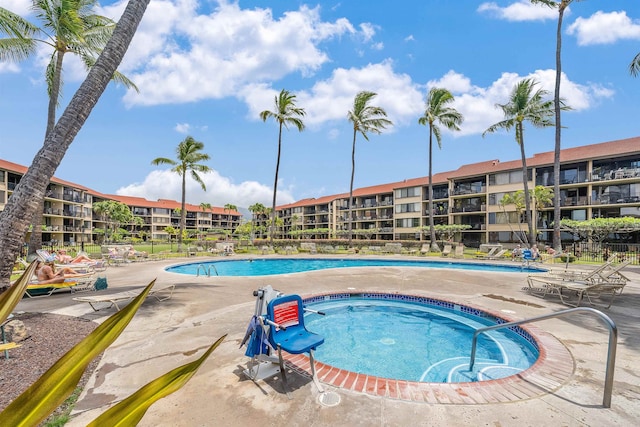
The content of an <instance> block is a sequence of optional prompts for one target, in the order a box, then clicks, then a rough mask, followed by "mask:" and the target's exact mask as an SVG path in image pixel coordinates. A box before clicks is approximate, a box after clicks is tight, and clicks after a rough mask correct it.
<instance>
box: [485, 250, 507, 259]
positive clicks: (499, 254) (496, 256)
mask: <svg viewBox="0 0 640 427" xmlns="http://www.w3.org/2000/svg"><path fill="white" fill-rule="evenodd" d="M507 252H508V249H501V250H499V251H498V252H495V253H493V254H491V255H489V254H487V256H485V257H484V259H491V260H496V259H502V258H504V256H505V254H506V253H507Z"/></svg>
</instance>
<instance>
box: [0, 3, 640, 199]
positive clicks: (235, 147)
mask: <svg viewBox="0 0 640 427" xmlns="http://www.w3.org/2000/svg"><path fill="white" fill-rule="evenodd" d="M30 3H31V1H30V0H0V6H1V7H4V8H6V9H9V10H12V11H14V12H16V13H19V14H21V15H23V16H26V17H29V16H30V15H29V5H30ZM365 4H366V5H365ZM453 4H455V7H453V6H452V5H453ZM101 5H102V6H101V7H100V9H99V13H100V14H102V15H105V16H109V17H111V18H113V19H116V20H117V19H118V18H119V16H120V14H121V13H122V10H123V9H124V6H125V2H122V1H116V2H111V1H103V2H102V3H101ZM556 25H557V11H555V10H549V9H548V8H545V7H542V6H532V5H531V4H530V2H529V1H526V0H522V1H520V0H499V1H494V2H487V1H473V0H466V1H458V2H455V3H454V2H451V1H445V0H402V1H396V2H389V1H369V2H366V3H365V2H360V1H343V2H337V1H333V2H325V1H321V2H303V1H279V2H273V1H237V2H231V1H200V2H198V1H195V0H153V1H152V2H151V4H150V6H149V8H148V9H147V12H146V14H145V17H144V18H143V21H142V24H141V26H140V28H139V30H138V32H137V34H136V36H135V37H134V40H133V42H132V44H131V46H130V48H129V51H128V52H127V54H126V56H125V59H124V61H123V63H122V64H121V67H120V71H121V72H123V73H124V74H125V75H127V76H128V77H129V78H131V79H132V80H133V81H134V82H135V83H136V84H137V86H138V87H139V89H140V94H136V93H135V92H132V91H127V90H126V89H125V88H123V87H121V86H117V85H113V84H112V85H110V86H109V87H108V88H107V90H106V92H105V93H104V95H103V96H102V98H101V99H100V101H99V103H98V105H97V107H96V108H95V109H94V111H93V113H92V114H91V116H90V117H89V119H88V121H87V123H86V124H85V126H84V127H83V129H82V130H81V131H80V133H79V134H78V136H77V137H76V139H75V141H74V143H73V144H72V145H71V147H70V149H69V151H68V152H67V155H66V157H65V158H64V160H63V162H62V164H61V165H60V167H59V168H58V170H57V172H56V176H57V177H59V178H62V179H65V180H69V181H72V182H76V183H79V184H82V185H86V186H88V187H90V188H93V189H95V190H97V191H100V192H103V193H113V194H116V193H117V194H123V195H129V196H140V197H146V198H147V199H150V200H155V199H158V198H169V199H175V200H179V199H180V184H179V178H178V176H177V175H175V174H173V173H170V172H168V171H167V168H166V167H158V166H152V165H151V161H152V160H153V159H154V158H156V157H170V158H174V157H175V148H176V146H177V145H178V143H179V142H180V141H182V140H183V139H184V138H185V137H186V136H187V135H190V136H193V137H194V138H195V139H196V140H199V141H202V142H203V143H204V145H205V150H204V151H205V152H206V153H208V154H209V155H210V156H211V160H210V161H209V162H208V163H207V165H208V166H209V167H210V168H211V169H212V170H213V171H212V173H210V174H207V175H206V176H204V177H203V178H204V180H205V182H206V185H207V192H206V193H203V192H202V191H201V190H200V189H199V186H198V185H197V184H195V183H193V182H191V183H189V184H188V189H187V201H189V202H191V203H196V204H199V203H200V202H209V203H211V204H213V205H216V206H222V205H224V204H226V203H233V204H235V205H237V206H239V207H246V206H249V205H251V204H253V203H256V202H260V203H263V204H265V205H267V206H270V205H271V197H272V191H273V180H274V172H275V163H276V149H277V136H278V135H277V133H278V129H277V126H276V124H275V123H274V122H272V121H270V122H267V123H263V122H262V121H261V120H260V119H259V113H260V111H262V110H266V109H269V110H272V109H273V108H274V96H275V95H276V94H277V92H279V91H280V90H281V89H283V88H284V89H287V90H289V91H290V92H293V93H294V94H296V95H297V105H298V107H301V108H304V109H305V110H306V113H307V115H306V118H305V124H306V127H307V128H306V130H305V131H304V132H301V133H300V132H298V131H297V130H295V129H290V130H289V131H288V132H285V133H284V135H283V149H282V156H281V164H280V174H279V184H278V203H279V204H284V203H289V202H292V201H295V200H300V199H303V198H307V197H320V196H325V195H329V194H337V193H342V192H348V190H349V179H350V174H351V142H352V132H353V130H352V127H351V126H350V123H349V122H348V121H347V119H346V116H347V112H348V111H349V109H350V108H351V106H352V103H353V97H354V95H355V94H356V93H357V92H359V91H361V90H369V91H373V92H376V93H377V94H378V96H377V97H376V98H375V100H374V103H375V104H376V105H378V106H380V107H382V108H384V109H385V110H386V111H387V113H388V114H389V118H390V119H391V120H392V121H393V122H394V126H393V127H392V128H390V129H389V130H388V131H387V132H385V133H384V134H382V135H379V136H378V135H371V136H370V140H369V141H368V142H367V141H364V140H363V139H362V138H361V137H360V136H359V137H358V142H357V148H356V172H355V187H356V188H357V187H364V186H369V185H377V184H383V183H388V182H395V181H401V180H403V179H406V178H416V177H421V176H426V175H427V174H428V169H427V165H428V163H427V162H428V151H427V142H428V132H427V128H426V127H424V126H420V125H418V123H417V122H418V118H419V117H420V115H421V114H422V113H423V112H424V103H425V97H426V93H427V92H428V90H429V88H431V87H433V86H440V87H445V88H447V89H448V90H450V91H451V92H452V93H453V94H454V96H455V98H456V101H455V103H454V107H455V108H457V109H458V110H459V111H460V112H461V113H462V114H463V115H464V116H465V122H464V124H463V126H462V130H461V131H460V132H457V133H455V134H452V133H449V132H443V141H442V149H441V150H437V149H436V150H435V151H434V155H433V162H434V171H435V172H440V171H447V170H452V169H456V168H457V167H459V166H460V165H462V164H466V163H473V162H479V161H485V160H492V159H500V160H502V161H506V160H514V159H519V158H520V155H519V149H518V146H517V144H516V142H515V140H514V135H513V133H498V134H491V135H487V136H486V137H485V138H483V137H482V132H483V131H484V130H485V129H486V128H487V127H488V126H490V125H491V124H493V123H496V122H498V121H500V120H501V119H502V118H503V117H502V115H501V113H500V111H499V110H498V109H496V108H495V104H496V103H505V102H506V101H507V98H508V96H509V93H510V91H511V90H512V88H513V86H514V85H515V84H516V82H517V81H519V80H520V79H522V78H525V77H534V78H536V79H537V80H538V81H539V82H540V85H541V87H542V88H544V89H548V90H549V91H551V93H553V85H554V79H555V32H556ZM638 52H640V2H638V0H616V1H604V0H587V1H580V2H574V3H573V4H572V6H571V7H570V9H569V11H567V13H566V14H565V20H564V27H563V58H562V59H563V72H564V79H563V86H562V92H563V93H562V96H563V97H564V98H565V99H566V102H567V103H568V104H569V105H570V106H572V107H573V111H571V112H568V113H565V114H563V123H562V124H563V125H564V126H565V127H566V129H564V130H563V147H565V148H568V147H575V146H579V145H586V144H593V143H599V142H605V141H610V140H615V139H622V138H629V137H634V136H638V135H639V134H640V129H639V126H638V117H640V102H639V100H640V78H633V77H631V76H630V74H629V72H628V66H629V63H630V62H631V60H632V59H633V57H634V56H635V55H636V54H637V53H638ZM48 55H50V52H48V51H45V50H43V51H42V52H40V55H38V57H36V58H34V59H33V60H30V61H27V62H22V63H18V64H10V63H6V62H5V63H3V62H0V129H1V132H0V158H2V159H5V160H8V161H12V162H16V163H19V164H23V165H27V166H28V165H30V164H31V161H32V160H33V156H34V155H35V153H36V152H37V151H38V149H39V148H40V147H41V146H42V142H43V135H44V131H45V126H46V109H47V95H46V87H45V85H44V83H43V75H44V66H45V64H46V62H47V60H48ZM84 76H85V73H84V71H83V69H82V67H81V66H80V65H79V63H78V62H76V61H74V60H73V59H72V58H71V57H66V58H65V69H64V83H65V85H64V89H63V95H64V97H63V98H62V101H61V105H62V107H64V106H66V104H67V102H68V101H69V99H70V98H71V96H72V94H73V93H74V92H75V90H76V89H77V87H78V85H79V84H80V82H81V81H82V79H83V78H84ZM553 146H554V132H553V129H552V128H549V129H543V130H539V129H535V128H533V127H531V126H528V127H526V128H525V149H526V152H527V155H528V156H531V155H533V154H534V153H538V152H543V151H550V150H553ZM638 149H639V150H640V147H638Z"/></svg>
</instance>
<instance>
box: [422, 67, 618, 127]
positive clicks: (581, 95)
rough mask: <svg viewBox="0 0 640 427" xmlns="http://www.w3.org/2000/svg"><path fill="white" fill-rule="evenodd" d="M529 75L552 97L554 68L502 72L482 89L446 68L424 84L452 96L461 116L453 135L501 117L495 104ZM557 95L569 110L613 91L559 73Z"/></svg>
mask: <svg viewBox="0 0 640 427" xmlns="http://www.w3.org/2000/svg"><path fill="white" fill-rule="evenodd" d="M527 77H531V78H534V79H535V80H536V81H537V82H538V83H539V85H538V88H539V89H544V90H547V91H548V92H549V96H550V97H552V96H553V91H554V87H555V70H536V71H535V72H533V73H530V74H529V75H526V76H519V75H518V74H516V73H503V74H502V75H501V76H500V78H498V79H497V80H496V81H494V82H493V83H492V84H491V85H490V86H488V87H486V88H483V87H479V86H474V85H472V83H471V81H470V80H469V78H467V77H465V76H464V75H461V74H458V73H456V72H455V71H449V72H448V73H447V74H445V75H444V76H443V77H442V78H440V79H439V80H433V81H430V82H429V83H427V86H428V87H430V88H431V87H444V88H446V89H448V90H449V91H451V93H452V94H453V95H454V96H455V102H454V104H453V106H454V107H455V108H456V109H457V110H458V111H460V112H461V113H462V115H463V116H464V118H465V121H464V123H463V125H462V126H461V131H460V132H457V133H454V135H460V136H462V135H473V134H480V133H482V132H484V131H485V130H486V129H487V128H488V127H489V126H491V125H492V124H494V123H497V122H498V121H500V120H502V119H503V118H504V117H503V115H502V112H501V110H499V109H498V108H496V104H505V103H506V102H507V101H508V99H509V96H510V94H511V91H512V90H513V88H514V86H515V85H516V84H517V83H518V82H519V81H520V80H522V79H524V78H527ZM560 90H561V97H562V98H564V99H565V102H566V103H567V104H568V105H569V106H571V108H573V111H581V110H586V109H588V108H591V107H593V106H594V105H595V104H597V103H598V102H599V101H600V100H601V99H604V98H610V97H612V96H613V94H614V92H613V91H612V90H610V89H607V88H605V87H603V86H601V85H597V84H589V85H581V84H578V83H575V82H572V81H571V80H569V79H568V77H567V76H566V75H565V74H564V73H563V74H562V82H561V87H560Z"/></svg>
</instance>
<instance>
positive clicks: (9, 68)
mask: <svg viewBox="0 0 640 427" xmlns="http://www.w3.org/2000/svg"><path fill="white" fill-rule="evenodd" d="M18 72H20V67H19V66H18V64H16V63H14V62H5V61H0V74H2V73H18Z"/></svg>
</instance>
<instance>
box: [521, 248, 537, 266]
mask: <svg viewBox="0 0 640 427" xmlns="http://www.w3.org/2000/svg"><path fill="white" fill-rule="evenodd" d="M532 261H535V258H534V257H533V252H531V249H523V250H522V265H523V266H525V267H529V263H530V262H532Z"/></svg>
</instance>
